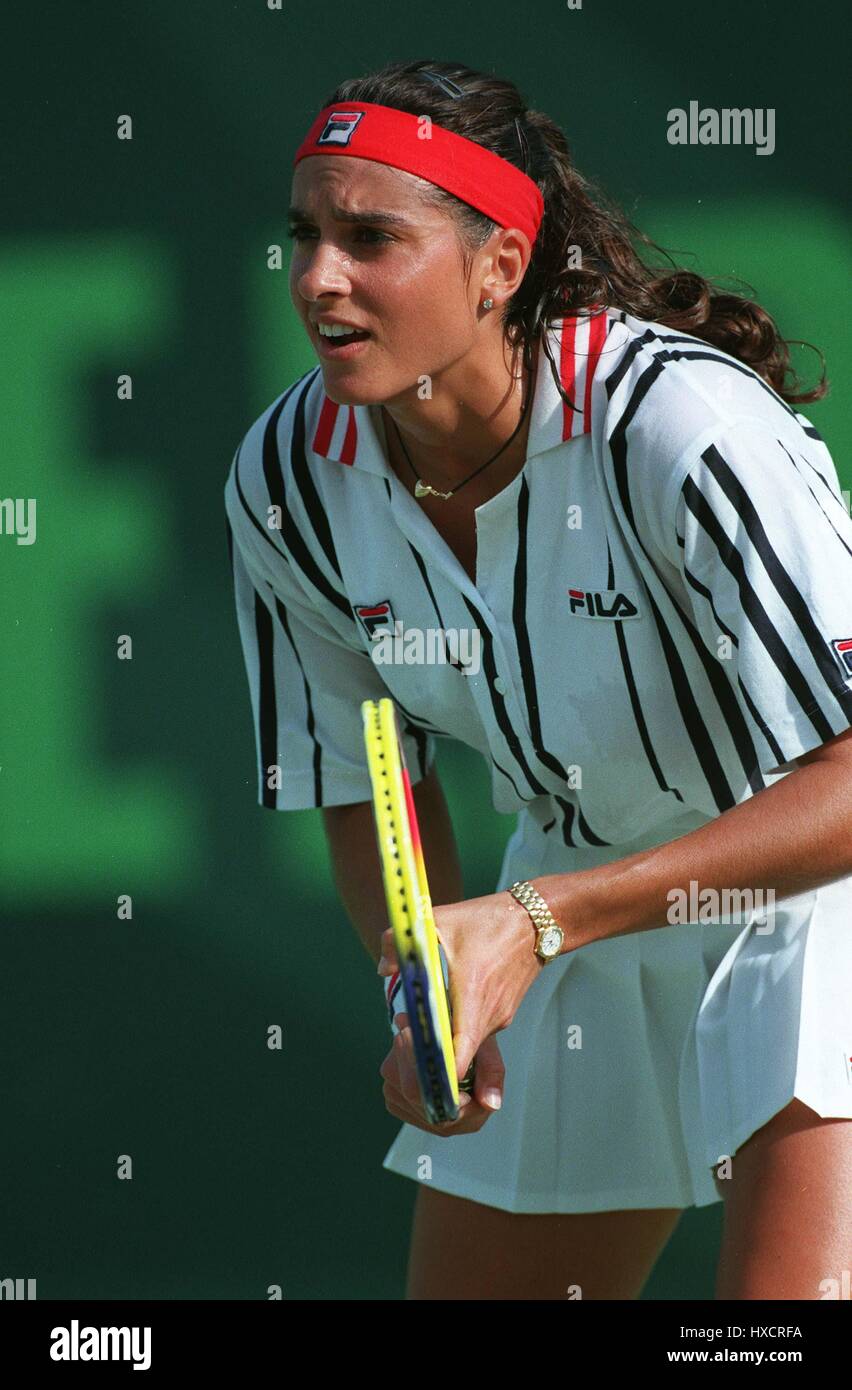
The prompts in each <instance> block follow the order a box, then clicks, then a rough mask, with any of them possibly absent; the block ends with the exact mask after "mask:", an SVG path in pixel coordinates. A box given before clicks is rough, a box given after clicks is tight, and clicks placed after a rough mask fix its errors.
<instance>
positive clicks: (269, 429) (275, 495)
mask: <svg viewBox="0 0 852 1390" xmlns="http://www.w3.org/2000/svg"><path fill="white" fill-rule="evenodd" d="M297 384H298V383H297ZM305 389H307V388H305ZM294 390H295V387H291V388H290V390H289V391H288V392H287V394H286V395H285V396H283V397H282V399H281V400H280V401H279V402H278V404H277V405H276V407H275V409H274V410H272V411H271V412H270V415H269V418H268V420H267V422H266V427H265V429H264V432H263V445H262V465H263V473H264V477H265V479H266V486H267V491H268V493H269V500H270V502H271V503H272V504H273V505H274V506H277V507H279V508H280V514H281V537H282V540H283V542H284V544H285V546H286V547H287V550H288V552H289V558H290V560H291V562H292V564H293V565H294V566H295V567H296V568H297V569H298V570H300V571H301V573H302V574H303V575H304V577H305V579H306V580H307V581H308V583H309V584H311V585H312V586H313V587H314V588H315V589H316V590H317V591H318V592H319V593H321V594H322V595H323V597H324V598H326V599H328V601H329V603H331V604H333V605H334V607H335V608H336V609H337V610H338V612H340V613H343V614H344V615H345V617H346V618H347V619H348V620H349V621H350V622H352V623H353V625H354V622H355V617H354V614H353V613H352V608H351V606H350V604H349V603H347V601H346V599H345V598H344V597H343V595H342V594H340V593H338V591H337V590H336V589H335V588H334V586H333V585H332V584H330V583H329V581H328V580H327V579H326V577H325V575H324V574H323V572H322V570H321V569H320V567H319V565H318V564H317V563H316V560H315V559H314V557H313V556H312V555H311V553H310V551H309V549H308V547H307V545H306V544H305V540H304V538H303V536H302V533H301V531H300V530H299V528H298V526H297V525H296V523H295V521H294V520H293V517H292V516H291V514H290V510H289V508H288V506H287V499H286V496H285V494H284V478H283V475H282V472H281V466H280V461H279V458H278V443H277V431H278V420H279V417H280V415H281V411H282V410H283V409H284V407H285V405H286V404H287V401H288V400H289V398H290V396H291V395H292V393H293V391H294ZM240 449H242V445H241V446H240ZM236 483H237V489H238V492H239V495H240V501H241V502H242V504H243V507H244V508H245V511H246V513H247V515H248V516H249V517H251V519H252V521H253V522H254V524H255V527H256V528H257V530H258V531H259V532H260V534H261V535H264V536H266V539H267V541H268V542H269V544H270V545H271V546H272V548H273V550H274V551H275V553H276V555H279V556H280V555H281V551H280V550H279V548H278V546H277V545H275V543H274V541H273V540H272V538H271V536H270V535H269V533H268V528H267V527H265V526H261V525H260V522H259V521H258V520H257V518H256V517H255V516H254V515H253V513H252V511H251V508H250V507H249V505H248V503H247V501H246V499H245V496H244V495H243V492H242V488H241V487H240V483H239V458H238V459H237V473H236Z"/></svg>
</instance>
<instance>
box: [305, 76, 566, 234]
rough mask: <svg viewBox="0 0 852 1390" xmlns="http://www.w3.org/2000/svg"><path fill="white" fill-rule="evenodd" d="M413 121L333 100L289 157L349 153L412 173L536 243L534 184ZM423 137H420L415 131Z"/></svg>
mask: <svg viewBox="0 0 852 1390" xmlns="http://www.w3.org/2000/svg"><path fill="white" fill-rule="evenodd" d="M423 120H424V118H423V117H421V116H413V115H411V113H410V112H408V111H397V109H396V107H393V106H380V105H378V104H377V103H376V102H372V101H350V102H345V103H344V102H341V103H340V104H339V105H337V106H326V107H324V109H323V110H322V111H320V113H319V115H318V116H317V118H316V120H315V121H314V123H313V125H312V126H311V128H310V130H309V131H308V133H307V135H306V136H305V139H304V140H303V141H302V143H301V145H300V146H299V148H298V150H297V151H296V157H295V159H294V160H293V165H294V167H295V165H296V164H298V162H299V160H300V159H305V158H306V157H307V156H308V155H314V154H342V155H345V154H351V155H355V156H356V157H357V158H358V159H374V160H376V161H377V162H378V163H379V164H390V165H391V166H392V167H393V168H394V169H405V170H406V171H407V172H408V173H409V174H419V175H420V177H421V178H422V179H428V181H429V182H430V183H434V184H437V186H438V187H439V188H446V190H447V192H448V193H454V194H455V195H456V197H457V198H461V199H462V201H463V202H465V203H470V205H471V207H474V208H476V209H477V211H479V212H484V213H485V215H486V217H490V218H491V220H492V222H496V223H497V225H498V226H499V227H517V228H518V230H519V231H521V232H523V233H524V234H525V236H527V237H529V240H530V244H531V245H532V244H533V242H534V241H535V239H536V235H537V233H538V229H539V226H540V225H541V219H542V216H543V214H544V199H543V198H542V196H541V192H540V191H539V188H538V185H537V184H536V183H534V182H533V180H532V179H531V178H529V177H528V176H527V175H526V174H524V173H522V171H521V170H520V169H516V168H515V166H514V164H510V163H509V161H508V159H503V158H502V157H501V156H500V155H499V154H494V153H492V151H491V150H486V149H485V147H484V145H478V144H477V143H476V141H475V140H468V139H467V138H466V136H464V135H456V134H454V133H453V131H451V130H445V129H444V127H443V126H439V125H435V124H434V122H429V123H428V125H426V126H423V125H422V124H421V122H422V121H423ZM424 130H425V131H426V132H428V133H426V134H421V131H424Z"/></svg>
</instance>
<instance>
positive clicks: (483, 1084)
mask: <svg viewBox="0 0 852 1390" xmlns="http://www.w3.org/2000/svg"><path fill="white" fill-rule="evenodd" d="M396 1024H397V1027H398V1028H399V1029H400V1031H399V1033H398V1034H397V1035H396V1037H395V1038H394V1040H393V1045H392V1047H391V1050H390V1052H389V1053H388V1055H387V1057H386V1058H385V1060H384V1061H383V1062H382V1065H381V1066H380V1067H379V1075H380V1076H382V1077H384V1083H385V1084H384V1088H383V1092H382V1094H383V1095H384V1100H385V1105H386V1107H387V1109H388V1111H389V1113H390V1114H391V1115H395V1116H396V1118H397V1119H398V1120H403V1121H404V1122H405V1123H406V1124H408V1125H416V1127H417V1128H418V1129H425V1130H426V1132H427V1134H437V1135H439V1136H440V1137H441V1138H444V1139H451V1138H452V1137H453V1135H454V1134H474V1133H475V1132H476V1131H477V1130H478V1129H482V1126H483V1125H484V1124H485V1121H486V1120H487V1119H489V1117H490V1116H491V1115H493V1114H494V1112H495V1110H498V1109H499V1106H498V1105H494V1104H488V1103H487V1101H486V1094H487V1093H488V1092H494V1091H496V1092H497V1093H498V1094H499V1096H500V1097H501V1098H502V1095H503V1082H504V1078H505V1075H506V1068H505V1066H504V1065H503V1058H502V1057H501V1056H500V1049H499V1047H498V1046H497V1037H496V1034H493V1033H492V1034H491V1036H490V1037H488V1038H486V1039H485V1040H484V1042H482V1043H481V1044H480V1047H479V1051H478V1052H477V1054H476V1081H475V1083H474V1093H473V1095H468V1094H467V1093H466V1092H464V1091H460V1092H459V1114H458V1119H456V1120H449V1121H447V1122H446V1123H445V1124H441V1125H433V1124H432V1123H431V1122H430V1121H429V1119H428V1118H427V1116H426V1111H425V1110H424V1108H423V1102H422V1100H421V1098H420V1087H419V1086H418V1084H417V1071H416V1067H415V1062H414V1042H413V1039H412V1035H411V1029H410V1027H409V1026H408V1015H407V1014H406V1013H398V1014H397V1015H396Z"/></svg>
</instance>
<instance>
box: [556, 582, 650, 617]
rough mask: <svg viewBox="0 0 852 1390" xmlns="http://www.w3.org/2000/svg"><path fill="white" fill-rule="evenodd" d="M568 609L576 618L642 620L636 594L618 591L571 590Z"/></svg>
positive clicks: (569, 591)
mask: <svg viewBox="0 0 852 1390" xmlns="http://www.w3.org/2000/svg"><path fill="white" fill-rule="evenodd" d="M568 607H569V610H570V612H571V615H572V617H575V618H609V619H611V620H613V619H618V620H619V621H621V620H622V619H624V618H641V616H642V614H641V613H640V612H639V606H638V604H637V603H636V596H635V594H624V593H621V592H620V591H619V590H618V589H569V590H568Z"/></svg>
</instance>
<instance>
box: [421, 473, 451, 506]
mask: <svg viewBox="0 0 852 1390" xmlns="http://www.w3.org/2000/svg"><path fill="white" fill-rule="evenodd" d="M429 493H431V494H432V496H433V497H443V499H444V501H445V502H446V501H447V500H448V499H449V498H450V497H452V495H453V494H452V493H451V492H438V491H437V489H436V488H433V487H430V486H429V484H428V483H424V482H421V480H420V478H418V479H417V482H416V483H415V484H414V496H415V497H428V495H429Z"/></svg>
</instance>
